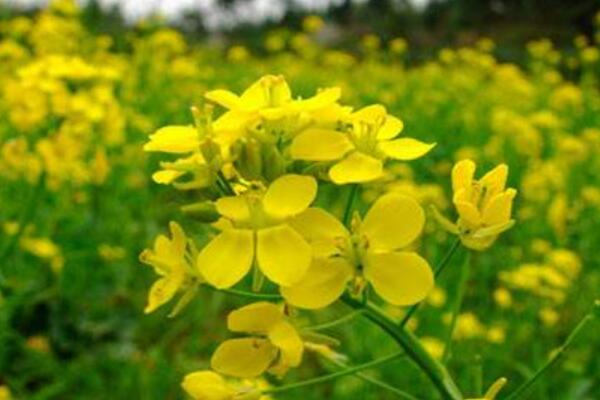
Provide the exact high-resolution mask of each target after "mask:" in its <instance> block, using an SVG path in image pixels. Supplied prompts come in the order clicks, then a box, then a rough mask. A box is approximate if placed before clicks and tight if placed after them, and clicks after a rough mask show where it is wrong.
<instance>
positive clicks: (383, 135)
mask: <svg viewBox="0 0 600 400" xmlns="http://www.w3.org/2000/svg"><path fill="white" fill-rule="evenodd" d="M402 129H404V123H403V122H402V121H401V120H400V119H399V118H396V117H394V116H393V115H388V116H387V117H386V119H385V122H384V123H383V125H382V126H381V128H379V131H377V139H379V140H385V139H392V138H395V137H396V136H398V134H399V133H400V132H402Z"/></svg>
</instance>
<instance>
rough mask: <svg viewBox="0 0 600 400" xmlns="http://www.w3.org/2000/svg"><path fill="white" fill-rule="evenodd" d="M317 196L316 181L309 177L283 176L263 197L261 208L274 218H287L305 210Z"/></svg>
mask: <svg viewBox="0 0 600 400" xmlns="http://www.w3.org/2000/svg"><path fill="white" fill-rule="evenodd" d="M316 195H317V181H316V180H315V178H313V177H311V176H303V175H293V174H289V175H284V176H282V177H279V178H277V179H276V180H275V181H274V182H273V183H271V185H270V186H269V188H268V189H267V192H266V193H265V196H264V197H263V207H264V209H265V211H266V212H267V214H269V215H270V216H272V217H274V218H287V217H291V216H294V215H296V214H300V213H301V212H302V211H304V210H306V209H307V208H308V206H309V205H310V203H312V202H313V200H314V199H315V197H316Z"/></svg>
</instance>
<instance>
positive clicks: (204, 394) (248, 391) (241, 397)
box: [181, 371, 261, 400]
mask: <svg viewBox="0 0 600 400" xmlns="http://www.w3.org/2000/svg"><path fill="white" fill-rule="evenodd" d="M181 386H182V387H183V389H184V390H185V391H186V393H187V394H189V395H190V396H191V397H192V398H193V399H194V400H259V399H260V398H261V393H260V390H258V389H257V388H256V387H255V386H254V385H252V384H245V383H244V382H241V383H238V384H235V383H231V382H227V381H226V380H225V379H224V378H223V377H222V376H221V375H219V374H217V373H216V372H213V371H196V372H192V373H191V374H187V375H186V376H185V377H184V378H183V382H181Z"/></svg>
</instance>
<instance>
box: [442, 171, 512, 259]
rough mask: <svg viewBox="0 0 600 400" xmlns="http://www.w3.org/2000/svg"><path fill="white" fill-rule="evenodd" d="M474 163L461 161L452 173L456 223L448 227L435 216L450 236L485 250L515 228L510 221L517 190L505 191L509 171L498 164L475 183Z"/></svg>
mask: <svg viewBox="0 0 600 400" xmlns="http://www.w3.org/2000/svg"><path fill="white" fill-rule="evenodd" d="M475 168H476V166H475V163H474V162H473V161H471V160H462V161H460V162H458V163H456V165H455V166H454V168H453V169H452V189H453V191H454V197H453V199H452V201H453V203H454V206H455V207H456V210H457V212H458V221H457V222H456V224H453V223H451V222H450V221H448V220H446V219H445V218H444V217H441V216H440V215H439V214H437V213H436V217H437V219H438V220H439V221H440V222H441V223H442V224H443V225H444V227H446V228H447V229H448V230H449V231H450V232H452V233H455V234H458V235H460V238H461V241H462V242H463V244H464V245H465V246H466V247H469V248H471V249H474V250H484V249H486V248H488V247H489V246H491V245H492V244H493V243H494V241H495V240H496V238H497V237H498V235H499V234H500V233H502V232H504V231H506V230H508V229H510V228H511V227H512V226H513V225H514V222H515V221H514V220H513V219H511V212H512V204H513V200H514V198H515V196H516V195H517V191H516V189H513V188H508V189H506V179H507V177H508V167H507V166H506V165H505V164H501V165H499V166H497V167H496V168H494V169H493V170H491V171H489V172H488V173H487V174H485V175H484V176H483V178H481V179H479V180H475V179H474V175H475Z"/></svg>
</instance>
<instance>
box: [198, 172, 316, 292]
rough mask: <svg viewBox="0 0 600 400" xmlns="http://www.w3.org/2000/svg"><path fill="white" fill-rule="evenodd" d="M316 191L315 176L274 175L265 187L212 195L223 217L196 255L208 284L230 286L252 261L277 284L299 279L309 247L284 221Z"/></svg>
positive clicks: (310, 253)
mask: <svg viewBox="0 0 600 400" xmlns="http://www.w3.org/2000/svg"><path fill="white" fill-rule="evenodd" d="M316 194H317V182H316V181H315V179H314V178H312V177H309V176H301V175H292V174H290V175H284V176H282V177H279V178H277V179H276V180H275V181H274V182H273V183H271V185H270V186H269V188H268V189H267V190H266V191H248V192H246V193H244V194H242V195H239V196H231V197H223V198H220V199H219V200H217V202H216V207H217V211H218V212H219V214H221V215H222V216H223V217H224V218H223V220H222V221H221V223H220V224H219V226H220V227H221V228H223V230H222V232H221V233H220V234H218V235H217V236H216V237H215V238H214V239H212V240H211V241H210V242H209V243H208V245H206V247H204V249H203V250H202V251H201V252H200V254H199V255H198V260H197V265H198V269H199V270H200V272H201V273H202V275H203V276H204V277H205V278H206V280H207V281H208V283H210V284H211V285H213V286H215V287H217V288H219V289H223V288H228V287H231V286H233V285H235V284H236V283H237V282H239V281H240V280H241V279H242V278H243V277H244V276H245V275H246V274H247V273H248V271H249V270H250V268H251V267H252V265H253V264H254V262H255V261H256V264H257V266H258V268H259V269H260V271H261V272H262V273H263V274H264V275H265V276H266V277H267V278H269V279H270V280H271V281H273V282H275V283H277V284H279V285H285V286H289V285H292V284H295V283H297V282H298V281H299V280H300V279H302V277H303V276H304V274H305V273H306V271H307V269H308V267H309V265H310V260H311V257H312V252H311V248H310V245H309V244H308V243H307V242H306V241H305V240H304V238H303V237H302V236H300V234H299V233H298V232H296V231H295V230H294V229H293V228H292V227H291V226H290V225H289V224H288V220H289V219H290V218H292V217H294V216H296V215H298V214H300V213H302V212H303V211H305V210H306V209H307V208H308V206H309V205H310V204H311V203H312V201H313V200H314V199H315V196H316Z"/></svg>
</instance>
